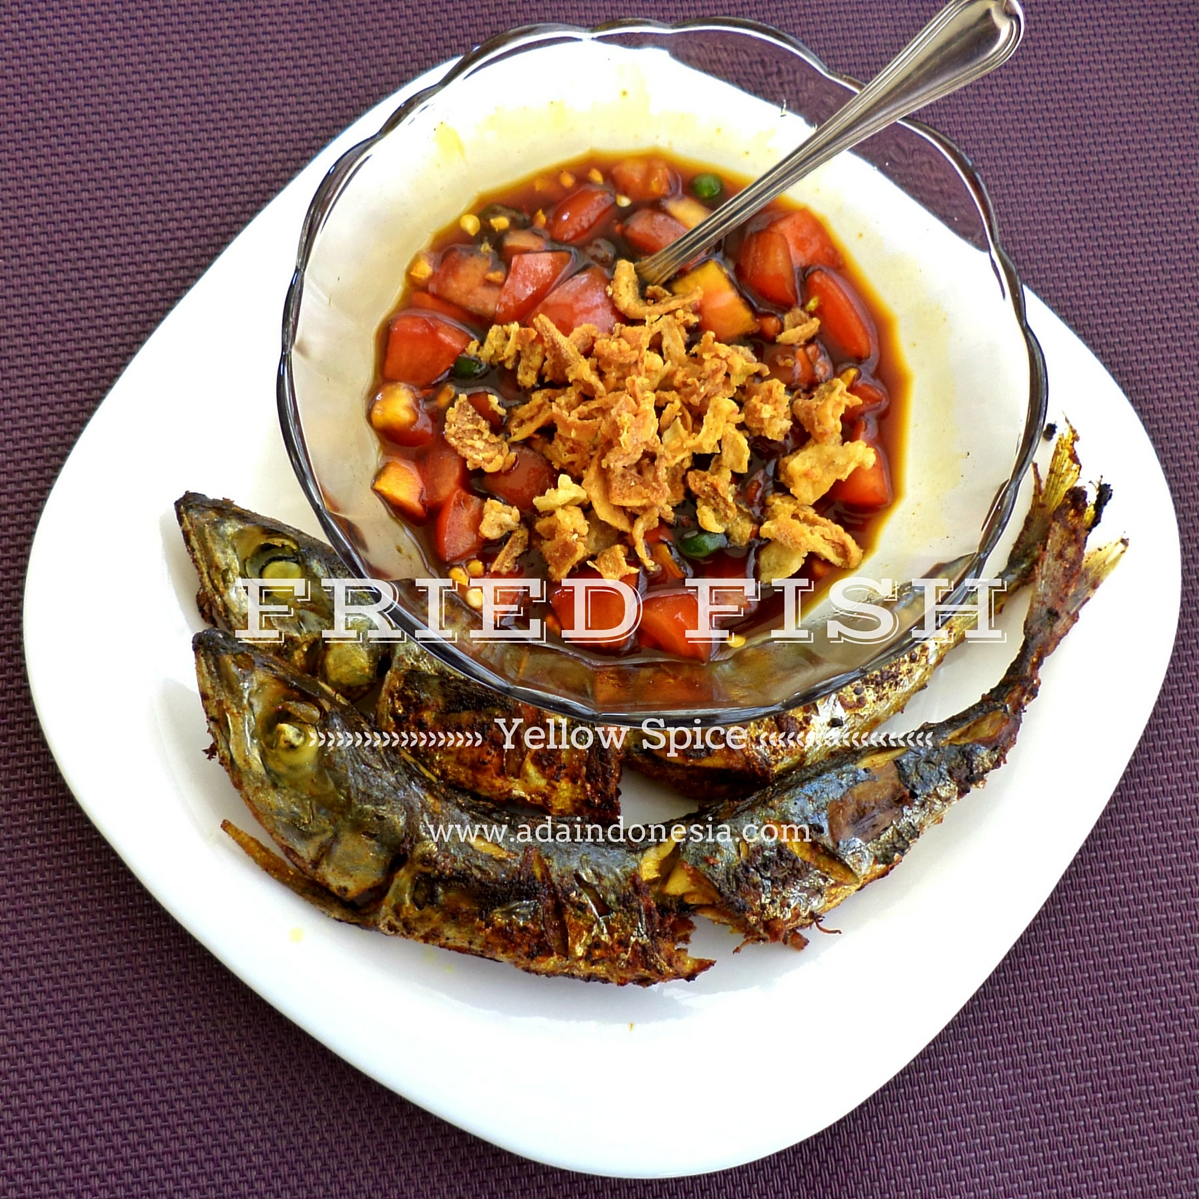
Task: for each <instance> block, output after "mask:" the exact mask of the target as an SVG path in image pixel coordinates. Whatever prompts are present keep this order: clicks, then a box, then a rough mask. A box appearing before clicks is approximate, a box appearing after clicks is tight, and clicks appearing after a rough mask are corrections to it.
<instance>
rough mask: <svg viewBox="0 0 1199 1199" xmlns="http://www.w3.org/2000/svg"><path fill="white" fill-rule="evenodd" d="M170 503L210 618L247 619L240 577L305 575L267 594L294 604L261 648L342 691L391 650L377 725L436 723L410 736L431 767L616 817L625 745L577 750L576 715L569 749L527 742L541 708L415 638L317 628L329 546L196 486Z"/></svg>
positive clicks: (556, 810)
mask: <svg viewBox="0 0 1199 1199" xmlns="http://www.w3.org/2000/svg"><path fill="white" fill-rule="evenodd" d="M175 512H176V517H177V519H178V521H179V527H180V530H181V531H182V533H183V539H184V542H185V544H186V545H187V549H188V553H189V554H190V556H191V559H192V562H193V563H194V565H195V568H196V573H197V574H198V575H199V578H200V590H199V594H198V596H197V604H198V606H199V609H200V614H201V616H203V617H204V619H205V620H206V621H208V623H209V624H212V625H214V626H215V627H217V628H219V629H224V630H226V631H233V630H236V629H244V628H246V622H247V617H248V606H247V599H246V593H245V591H244V589H243V588H241V587H239V586H238V579H239V578H262V577H277V578H303V579H305V580H306V581H307V583H308V597H307V599H303V600H301V599H297V598H294V597H293V596H292V595H291V594H290V593H289V592H285V591H281V592H280V593H279V594H278V595H276V596H273V597H271V602H274V603H281V602H286V603H287V604H288V606H289V608H290V609H291V612H290V614H289V615H287V616H277V617H272V618H271V619H272V622H273V624H274V625H275V627H276V628H278V629H279V630H280V631H281V632H282V634H283V640H282V642H276V643H267V644H266V648H267V649H269V650H270V651H271V652H274V653H277V654H279V655H280V656H281V657H283V658H284V659H285V660H286V661H288V662H290V663H291V664H292V665H293V666H295V667H296V668H297V669H298V670H301V671H304V672H305V673H307V674H311V675H314V676H316V677H317V678H319V679H320V680H321V681H322V682H324V683H327V684H328V685H329V686H331V687H332V688H333V689H334V690H335V691H338V692H340V693H341V694H342V695H344V696H345V697H346V698H347V699H358V698H361V697H362V696H364V695H366V694H367V693H368V692H369V691H370V690H371V688H372V687H373V686H374V685H375V683H376V682H377V681H378V676H379V675H380V674H381V673H383V670H384V667H385V666H387V663H388V661H389V659H390V663H391V665H390V668H389V669H388V670H387V673H386V677H385V678H384V681H383V687H382V690H381V692H380V694H379V697H378V701H377V707H376V718H377V720H376V722H377V725H378V728H379V729H380V730H381V731H383V732H385V733H392V732H409V733H414V734H416V735H417V736H418V737H419V736H420V734H422V733H424V734H426V735H427V734H429V733H432V734H433V736H432V737H431V738H428V744H427V745H426V746H423V747H417V746H414V747H413V752H414V754H416V755H418V756H419V758H420V761H421V762H422V763H423V764H424V765H425V766H427V767H428V768H429V769H430V770H432V771H433V773H434V774H436V775H437V776H438V777H440V778H443V779H445V780H446V781H447V782H450V783H453V784H454V785H455V786H458V787H462V788H464V789H465V790H468V791H470V792H472V793H473V794H475V795H477V796H479V797H480V798H482V799H486V800H490V801H493V802H497V803H521V804H526V805H528V806H530V807H534V808H538V809H540V810H542V811H545V812H549V813H552V814H553V815H555V816H562V817H566V816H573V817H578V818H580V819H584V820H598V821H601V822H605V823H612V822H613V821H615V820H618V819H619V817H620V797H619V796H620V791H619V788H620V771H621V757H622V755H621V753H620V751H619V750H618V749H614V748H612V747H608V746H605V745H604V744H603V741H602V739H601V738H600V737H599V736H598V735H597V734H596V732H595V730H594V729H591V741H592V743H591V745H590V746H589V747H586V748H583V749H580V748H578V747H577V746H576V745H573V744H571V743H570V739H569V735H570V734H571V733H572V732H573V731H574V729H575V728H576V727H579V722H576V721H569V720H568V722H567V725H566V726H565V732H566V734H567V738H566V740H567V748H565V749H555V750H550V749H540V748H526V747H525V745H524V739H523V734H524V732H525V731H526V730H527V729H528V728H529V727H531V726H541V727H543V728H544V727H545V722H546V721H547V720H548V714H547V713H545V712H542V711H540V710H539V709H537V708H533V707H530V706H528V705H525V704H518V703H515V702H514V701H512V700H509V699H508V698H507V697H505V696H502V695H500V694H499V693H498V692H492V691H488V690H486V689H485V688H483V687H480V686H478V685H477V684H475V683H473V682H471V681H470V680H468V679H466V678H464V677H463V676H461V675H459V674H457V673H456V672H454V671H452V670H451V669H450V668H449V667H447V666H445V665H443V664H442V663H441V662H440V661H439V660H438V659H437V658H435V657H433V655H432V654H430V653H427V652H426V651H425V650H424V649H423V648H421V646H419V645H418V644H416V643H415V642H413V641H407V640H406V641H397V642H393V643H390V644H387V645H384V644H381V643H379V642H369V641H367V642H362V641H358V640H354V641H330V640H328V639H326V638H324V637H323V636H322V633H323V631H324V630H325V629H329V628H332V627H333V605H332V600H331V598H330V593H329V592H328V591H327V590H326V589H325V588H324V587H323V586H322V582H323V580H325V579H344V578H349V577H351V576H350V574H349V572H348V570H347V568H346V567H345V565H344V563H343V562H342V561H341V559H340V558H339V557H338V556H337V555H336V554H335V553H334V551H333V550H332V548H331V547H330V546H327V545H326V544H325V543H324V542H322V541H319V540H317V539H316V538H315V537H309V536H308V535H307V534H306V533H301V532H300V531H299V530H298V529H293V528H291V527H290V526H289V525H285V524H282V523H281V522H279V521H273V520H269V519H268V518H266V517H264V516H260V515H258V514H257V513H255V512H250V511H249V510H247V509H245V508H240V507H238V506H237V505H236V504H233V503H230V502H229V501H228V500H214V499H211V498H209V497H208V496H205V495H200V494H199V493H197V492H188V493H187V494H186V495H184V496H183V497H182V498H181V499H179V500H178V501H177V502H176V504H175ZM264 572H266V573H265V574H264ZM351 627H354V626H353V624H352V623H351ZM501 721H502V722H503V723H502V724H501V723H500V722H501ZM559 727H562V726H561V721H560V720H559ZM505 730H513V732H512V734H511V735H509V734H507V733H506V732H505ZM459 732H461V733H464V734H466V737H465V740H466V741H467V742H468V744H465V745H455V746H452V747H448V748H444V749H443V748H439V747H438V744H437V742H438V741H439V740H440V739H441V735H443V734H447V733H459ZM507 742H512V744H511V745H510V746H509V745H508V744H506V743H507Z"/></svg>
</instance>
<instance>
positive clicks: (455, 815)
mask: <svg viewBox="0 0 1199 1199" xmlns="http://www.w3.org/2000/svg"><path fill="white" fill-rule="evenodd" d="M193 646H194V648H195V654H196V674H197V677H198V679H199V683H200V695H201V698H202V699H203V701H204V709H205V712H206V713H207V716H208V727H209V729H210V730H211V732H212V737H213V741H214V742H215V744H216V749H217V753H218V755H219V757H220V760H221V764H222V765H223V766H224V767H225V769H226V770H227V771H228V772H229V776H230V778H231V779H232V780H233V782H234V784H235V785H236V786H237V788H238V790H239V791H240V792H241V794H242V797H243V798H244V799H245V801H246V803H247V805H248V806H249V808H250V810H251V811H252V812H253V813H254V815H255V816H256V817H257V818H258V820H259V822H260V823H261V824H262V826H263V827H264V828H265V829H266V831H267V832H268V833H269V834H270V836H271V838H272V839H273V840H274V841H275V843H276V845H278V846H279V848H280V849H281V850H282V851H283V853H284V854H285V855H286V857H287V859H288V861H289V862H291V863H292V865H293V867H294V869H292V868H291V867H288V866H287V865H286V863H284V862H282V861H281V860H280V859H279V858H277V857H276V856H275V855H274V854H270V853H268V852H267V851H266V850H264V849H262V848H261V847H259V846H257V844H256V843H255V842H254V841H253V839H252V838H248V837H246V836H245V835H244V834H240V835H239V834H238V833H237V832H236V830H233V829H232V828H230V831H231V832H232V833H233V835H234V836H235V837H236V838H237V840H238V842H239V844H241V845H242V846H243V848H246V849H247V851H248V852H250V853H251V854H252V856H253V857H254V858H255V860H256V861H257V862H258V863H259V864H260V865H261V866H263V867H264V869H267V870H268V871H269V872H270V873H272V874H273V875H274V876H275V877H277V878H279V879H281V881H283V882H286V883H287V884H288V885H289V886H291V887H293V889H295V890H297V891H299V892H300V893H301V894H303V895H304V896H305V897H306V898H308V899H311V900H313V901H314V902H317V903H318V904H319V905H320V906H321V907H322V908H324V910H325V911H327V912H328V913H329V914H330V915H334V916H337V917H338V918H339V919H343V920H349V921H351V922H353V923H357V924H364V925H369V926H370V927H373V928H377V929H379V930H380V931H381V932H385V933H394V934H397V935H399V936H403V937H410V938H412V939H414V940H417V941H425V942H428V943H429V944H432V945H440V946H442V947H444V948H446V949H457V950H461V951H462V952H465V953H473V954H477V955H479V956H480V957H487V958H494V959H496V960H498V961H504V962H510V963H512V965H514V966H519V967H520V968H521V969H522V970H529V971H531V972H533V973H535V974H560V975H566V976H569V977H571V978H579V979H599V980H602V981H604V982H614V983H639V984H641V985H643V986H648V985H649V984H651V983H655V982H662V981H665V980H668V979H677V978H694V977H695V975H697V974H698V973H699V972H700V971H701V970H704V969H706V968H707V967H708V966H709V965H711V962H708V961H704V960H700V959H695V958H692V957H690V956H689V955H688V954H687V953H686V952H685V951H684V950H682V949H680V948H679V946H680V945H681V944H682V943H685V942H686V940H687V938H688V936H689V935H690V932H691V929H692V923H691V921H690V919H688V917H687V916H686V914H685V913H684V912H683V911H682V910H681V909H680V908H678V907H675V908H663V907H660V906H659V905H657V904H656V903H655V902H654V899H653V896H652V894H651V892H650V888H649V886H648V884H647V883H646V882H645V881H644V880H643V879H642V877H641V875H640V873H639V871H638V857H637V855H636V854H633V853H630V852H629V851H628V850H627V849H625V848H624V847H622V846H619V845H610V844H609V843H608V842H607V840H606V839H605V836H604V833H605V828H604V826H603V825H599V824H593V825H590V826H587V827H588V828H589V829H593V830H595V832H596V834H597V836H596V837H595V839H594V840H592V841H587V842H583V843H579V842H578V841H571V842H568V843H567V842H562V843H560V842H557V841H555V840H553V839H548V840H546V841H535V840H533V839H532V836H533V832H534V830H533V827H532V826H530V825H527V824H526V825H524V826H523V827H524V828H525V829H526V830H527V831H528V832H529V834H530V836H529V839H528V840H527V841H525V842H524V843H521V842H520V841H519V840H518V836H519V830H518V825H517V822H516V819H515V818H514V817H512V816H511V815H506V814H504V813H502V812H500V811H499V810H497V809H494V808H487V807H484V806H482V805H481V804H479V803H477V802H475V801H474V800H472V799H471V798H470V797H469V796H468V795H466V794H465V793H464V792H462V791H459V790H457V789H456V788H454V787H451V786H449V785H448V784H446V783H443V782H441V781H439V780H437V779H433V778H431V777H428V776H427V775H426V774H425V773H423V772H422V770H421V769H419V768H418V766H417V765H416V763H415V762H413V761H412V760H411V759H410V758H409V757H408V756H407V755H406V754H404V753H396V752H390V753H389V752H387V751H384V750H380V749H376V748H374V747H372V746H371V744H370V741H369V732H370V730H369V726H368V725H367V723H366V721H365V720H364V719H363V717H362V716H361V714H360V713H359V712H358V711H357V709H356V708H354V707H353V706H351V705H350V704H349V703H347V702H346V701H345V700H343V699H342V698H341V697H340V696H339V695H338V694H337V693H336V692H334V691H333V690H332V689H331V688H329V687H326V686H325V685H324V684H323V683H321V682H319V681H318V680H316V679H313V678H310V677H309V676H307V675H305V674H302V673H300V672H299V671H297V670H295V669H294V668H293V667H291V666H289V665H288V664H287V663H285V662H284V661H283V660H282V659H280V658H276V657H274V656H272V655H270V654H267V653H264V652H262V651H261V650H259V649H257V648H253V647H251V646H248V645H246V644H245V643H243V642H240V641H238V640H237V639H236V638H235V637H233V636H231V635H230V634H228V633H225V632H221V631H219V630H216V629H206V630H204V631H203V632H201V633H197V634H196V637H195V639H194V641H193ZM318 734H322V735H323V736H318ZM363 734H367V737H366V738H365V740H366V744H362V742H363V740H364V737H363ZM322 741H324V744H322ZM330 742H332V744H330ZM355 742H357V744H355ZM540 827H543V828H549V829H550V830H551V832H552V831H553V826H552V825H550V824H549V823H548V822H545V823H543V824H542V825H541V826H540ZM572 827H579V826H577V825H573V823H572V824H559V825H558V828H559V829H560V830H562V831H563V832H565V833H566V834H567V835H570V834H571V830H572ZM443 831H445V836H442V835H441V833H442V832H443Z"/></svg>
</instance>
